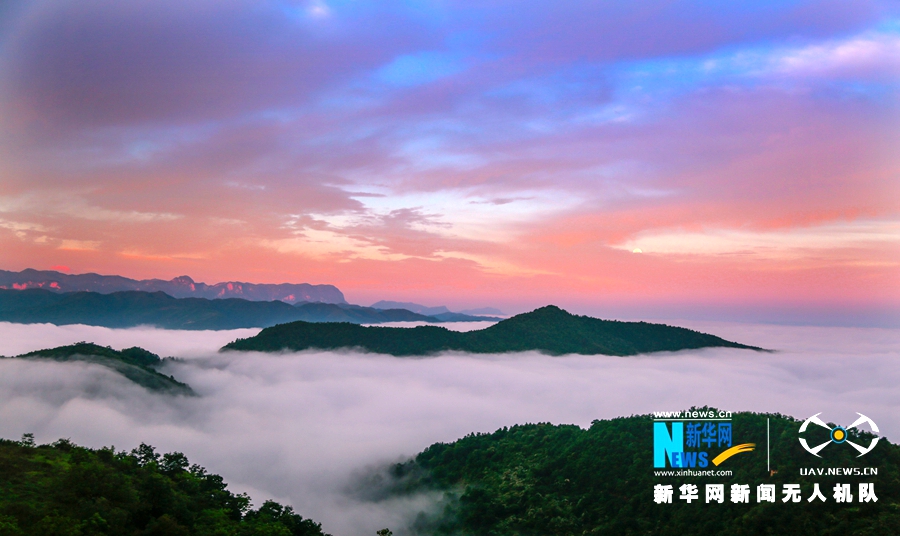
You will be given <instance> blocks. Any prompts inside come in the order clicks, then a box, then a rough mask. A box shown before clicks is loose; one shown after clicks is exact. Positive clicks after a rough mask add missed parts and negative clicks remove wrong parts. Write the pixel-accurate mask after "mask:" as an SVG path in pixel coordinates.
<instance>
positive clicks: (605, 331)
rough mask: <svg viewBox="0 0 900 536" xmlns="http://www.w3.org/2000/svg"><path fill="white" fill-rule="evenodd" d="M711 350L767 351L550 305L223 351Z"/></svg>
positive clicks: (269, 332) (310, 333)
mask: <svg viewBox="0 0 900 536" xmlns="http://www.w3.org/2000/svg"><path fill="white" fill-rule="evenodd" d="M708 347H726V348H743V349H748V350H761V348H757V347H755V346H747V345H744V344H739V343H736V342H732V341H727V340H725V339H722V338H719V337H716V336H715V335H709V334H706V333H700V332H698V331H693V330H690V329H686V328H680V327H673V326H666V325H664V324H649V323H647V322H619V321H617V320H600V319H597V318H591V317H589V316H578V315H573V314H571V313H569V312H568V311H564V310H563V309H560V308H559V307H556V306H554V305H548V306H545V307H541V308H540V309H536V310H534V311H531V312H530V313H524V314H520V315H516V316H514V317H512V318H508V319H506V320H502V321H500V322H497V323H496V324H494V325H492V326H490V327H488V328H485V329H482V330H477V331H468V332H458V331H451V330H448V329H446V328H442V327H437V326H418V327H415V328H391V327H374V326H372V327H366V326H358V325H353V324H348V323H334V324H332V323H328V324H310V323H307V322H292V323H289V324H280V325H277V326H273V327H270V328H266V329H264V330H262V331H261V332H260V333H259V334H257V335H256V336H254V337H249V338H246V339H238V340H236V341H234V342H231V343H229V344H227V345H225V346H224V347H223V348H222V349H223V350H241V351H259V352H280V351H283V350H292V351H301V350H310V349H318V350H336V349H339V348H355V349H360V350H363V351H368V352H375V353H380V354H390V355H395V356H412V355H429V354H435V353H439V352H445V351H460V352H470V353H478V354H486V353H490V354H498V353H507V352H526V351H535V350H536V351H539V352H544V353H547V354H551V355H563V354H584V355H595V354H603V355H619V356H626V355H636V354H643V353H650V352H675V351H679V350H688V349H696V348H708Z"/></svg>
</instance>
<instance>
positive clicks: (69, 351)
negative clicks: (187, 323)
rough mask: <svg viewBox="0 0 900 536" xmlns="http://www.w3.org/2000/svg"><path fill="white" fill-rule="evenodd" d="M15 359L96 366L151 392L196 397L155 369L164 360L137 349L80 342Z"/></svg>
mask: <svg viewBox="0 0 900 536" xmlns="http://www.w3.org/2000/svg"><path fill="white" fill-rule="evenodd" d="M5 359H12V358H5ZM15 359H52V360H54V361H83V362H88V363H96V364H98V365H103V366H104V367H107V368H110V369H112V370H114V371H116V372H118V373H119V374H121V375H123V376H125V377H126V378H128V379H129V380H131V381H133V382H135V383H137V384H138V385H141V386H143V387H145V388H147V389H149V390H151V391H158V392H164V393H170V394H183V395H193V394H194V392H193V390H192V389H191V388H190V386H188V385H187V384H185V383H181V382H179V381H178V380H176V379H175V378H173V377H172V376H166V375H165V374H161V373H159V372H157V371H156V367H158V366H160V365H161V364H162V362H163V360H162V359H160V357H159V356H158V355H156V354H154V353H152V352H149V351H147V350H144V349H143V348H139V347H137V346H135V347H133V348H126V349H124V350H113V349H112V348H110V347H108V346H100V345H98V344H93V343H89V342H79V343H75V344H70V345H67V346H59V347H57V348H49V349H47V350H37V351H34V352H29V353H27V354H22V355H19V356H16V357H15Z"/></svg>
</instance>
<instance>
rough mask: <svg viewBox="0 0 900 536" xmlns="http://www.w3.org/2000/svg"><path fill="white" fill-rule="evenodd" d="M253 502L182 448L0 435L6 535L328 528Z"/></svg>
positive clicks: (296, 532) (0, 505) (1, 525)
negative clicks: (124, 448)
mask: <svg viewBox="0 0 900 536" xmlns="http://www.w3.org/2000/svg"><path fill="white" fill-rule="evenodd" d="M249 504H250V498H249V497H247V496H246V495H235V494H233V493H231V492H230V491H228V489H227V484H225V482H224V481H223V480H222V477H220V476H218V475H214V474H210V473H207V472H206V470H205V469H204V468H202V467H200V466H198V465H190V463H189V462H188V460H187V458H186V457H185V456H184V455H183V454H181V453H178V452H173V453H170V454H163V455H159V454H157V453H156V452H155V451H154V449H153V447H150V446H148V445H143V444H142V445H141V446H140V447H138V448H137V449H134V450H133V451H131V452H130V453H126V452H115V450H114V449H113V448H103V449H99V450H92V449H87V448H83V447H79V446H76V445H73V444H72V443H71V442H69V441H67V440H59V441H57V442H56V443H54V444H52V445H41V446H35V445H34V442H33V440H32V439H31V438H30V437H29V436H26V437H24V438H23V440H22V441H8V440H0V535H3V536H101V535H108V536H251V535H259V536H327V535H326V534H325V533H323V532H322V528H321V526H320V525H319V524H318V523H315V522H313V521H312V520H309V519H304V518H303V517H302V516H300V515H298V514H296V513H294V511H293V509H292V508H291V507H290V506H282V505H280V504H278V503H276V502H272V501H266V502H265V503H264V504H263V505H262V506H260V508H258V509H256V510H251V509H250V508H249Z"/></svg>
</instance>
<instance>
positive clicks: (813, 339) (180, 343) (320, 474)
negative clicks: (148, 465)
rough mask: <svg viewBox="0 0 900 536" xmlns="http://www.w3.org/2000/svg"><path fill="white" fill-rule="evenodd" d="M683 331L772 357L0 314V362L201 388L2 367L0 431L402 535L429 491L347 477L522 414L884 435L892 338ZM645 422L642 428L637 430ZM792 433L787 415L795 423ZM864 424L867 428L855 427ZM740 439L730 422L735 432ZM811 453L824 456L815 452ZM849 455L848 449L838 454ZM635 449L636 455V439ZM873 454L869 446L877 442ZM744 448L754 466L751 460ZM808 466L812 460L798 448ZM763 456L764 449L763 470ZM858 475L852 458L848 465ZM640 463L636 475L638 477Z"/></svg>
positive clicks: (375, 471)
mask: <svg viewBox="0 0 900 536" xmlns="http://www.w3.org/2000/svg"><path fill="white" fill-rule="evenodd" d="M687 326H688V327H692V328H695V329H700V330H703V331H706V332H711V333H715V334H717V335H720V336H723V337H726V338H729V339H732V340H737V341H740V342H743V343H747V344H753V345H759V346H763V347H766V348H770V349H774V350H776V352H775V353H758V352H754V351H751V350H739V349H731V348H708V349H703V350H690V351H684V352H676V353H665V352H661V353H656V354H651V355H642V356H631V357H615V356H602V355H594V356H575V355H570V356H564V357H549V356H546V355H541V354H538V353H535V352H524V353H518V354H505V355H474V354H458V353H446V354H443V355H441V356H437V357H428V358H396V357H392V356H386V355H375V354H358V353H354V352H315V351H313V352H303V353H300V354H291V353H283V354H261V353H253V352H247V353H243V352H241V353H225V354H219V353H217V352H216V350H217V348H219V347H220V346H221V345H222V344H224V342H225V341H228V340H230V339H233V338H236V337H239V336H240V337H243V336H246V333H245V332H246V330H237V331H232V332H221V331H219V332H215V331H208V332H200V331H194V332H179V331H173V330H152V329H128V330H113V329H107V328H98V327H90V326H52V325H48V324H42V325H30V326H22V325H18V324H9V323H2V322H0V355H12V354H15V353H18V352H26V351H31V350H36V349H40V348H45V347H47V346H48V345H49V344H48V341H53V343H54V344H56V343H59V344H66V343H71V342H75V341H79V340H92V341H95V342H97V343H98V344H102V345H106V344H109V345H112V346H113V347H114V348H117V349H118V348H122V347H124V346H130V345H132V344H141V345H142V346H145V347H146V348H148V349H150V350H152V351H154V352H159V353H161V354H162V355H172V354H174V355H178V356H182V357H184V359H183V360H182V361H180V362H175V363H170V364H169V365H168V366H167V367H166V368H165V369H164V371H163V372H165V373H166V374H172V375H173V376H174V377H175V378H177V379H178V380H180V381H185V382H187V383H188V384H189V385H191V387H192V388H193V389H194V390H195V391H196V392H197V393H199V394H200V395H201V396H197V397H184V396H171V395H166V394H158V393H157V394H154V393H151V392H149V391H147V390H145V389H144V388H142V387H140V386H137V385H136V384H134V383H131V382H129V381H128V380H126V379H125V378H124V377H123V376H121V375H119V374H117V373H115V372H112V371H111V370H110V369H107V368H104V367H102V366H100V365H91V364H87V363H83V362H81V363H77V362H69V363H57V362H53V361H49V360H46V361H41V360H37V361H35V360H25V359H0V437H4V438H9V439H18V438H20V437H21V436H22V435H23V434H25V433H33V434H34V437H35V439H36V440H37V442H39V443H50V442H53V441H56V440H57V439H59V438H69V439H71V440H72V441H73V442H75V443H77V444H79V445H84V446H90V447H93V448H99V447H102V446H109V445H113V446H115V447H116V449H117V451H121V450H131V449H132V448H134V447H136V446H137V445H139V444H140V443H141V442H145V443H148V444H151V445H153V446H155V447H157V448H158V449H159V450H160V451H161V452H172V451H179V452H183V453H184V454H186V455H187V457H188V458H189V459H190V460H191V462H192V463H197V464H199V465H201V466H204V467H206V468H207V469H208V470H209V471H211V472H213V473H216V474H220V475H222V476H223V477H224V478H225V481H226V482H227V483H228V484H229V487H230V489H231V490H232V491H234V492H247V493H249V494H250V496H251V498H252V499H253V501H254V503H255V504H256V505H259V504H261V503H262V501H264V500H266V499H270V498H271V499H275V500H277V501H279V502H281V503H282V504H291V505H293V507H294V508H295V509H296V511H297V512H299V513H300V514H301V515H303V516H304V517H311V518H312V519H314V520H316V521H318V522H321V523H322V524H323V528H324V529H325V530H326V531H327V532H328V533H330V534H336V535H346V536H351V535H352V536H356V535H360V534H370V535H371V534H374V533H375V531H376V530H379V529H382V528H384V527H390V528H391V530H392V531H393V532H394V534H397V535H398V536H404V535H406V534H408V533H407V531H405V530H404V529H405V527H406V525H407V524H409V523H410V521H412V520H413V519H414V518H415V515H416V513H417V512H419V511H422V510H426V511H427V510H429V509H430V507H431V506H432V505H433V504H434V499H436V498H435V497H433V496H419V495H417V496H412V497H406V498H402V499H395V500H392V501H390V500H388V501H377V500H372V498H373V497H375V494H374V493H373V490H371V489H367V488H366V487H364V486H363V485H362V484H363V483H364V482H366V481H371V480H373V479H372V478H370V477H371V476H373V475H379V474H381V473H382V471H383V469H384V468H385V467H386V466H387V465H388V464H390V463H396V462H400V461H406V460H407V459H408V458H409V457H411V456H414V455H415V454H417V453H419V452H421V451H422V450H424V449H425V448H427V447H428V446H429V445H431V444H433V443H436V442H452V441H456V440H457V439H459V438H461V437H464V436H465V435H467V434H470V433H474V432H486V433H488V432H493V431H495V430H497V429H499V428H501V427H504V426H512V425H514V424H517V423H518V424H524V423H533V422H551V423H554V424H576V425H579V426H582V427H587V426H589V425H590V423H591V421H593V420H594V419H610V418H615V417H620V416H626V415H635V414H647V413H651V412H657V411H680V410H684V409H688V408H690V407H691V406H697V407H702V406H704V405H710V406H713V407H716V408H718V409H721V410H725V411H732V412H735V411H760V412H769V413H781V414H783V415H790V416H792V417H794V418H797V419H800V420H802V419H806V418H807V417H810V416H812V415H815V414H817V413H819V414H820V416H821V418H822V419H823V420H825V421H826V422H833V423H837V424H841V425H843V426H849V425H850V424H851V423H853V422H854V421H855V420H856V419H857V417H858V415H857V414H856V412H859V413H862V414H864V415H866V416H867V417H869V418H870V419H872V420H873V421H874V422H875V423H877V426H878V429H879V431H880V434H881V436H882V437H886V438H887V440H889V441H891V442H893V443H895V444H896V443H897V439H898V437H900V411H898V410H900V391H898V389H897V385H898V383H900V368H898V367H897V355H898V352H900V330H896V329H884V328H848V327H818V326H776V325H771V324H746V323H726V322H706V323H697V322H695V323H693V324H688V325H687ZM648 426H649V424H648ZM799 426H800V423H799V422H798V423H797V427H798V428H799ZM862 429H863V430H867V428H865V426H863V427H862ZM740 433H741V431H740V430H739V429H735V439H736V440H738V439H739V434H740ZM837 447H838V446H830V447H827V449H826V450H825V451H823V453H822V455H823V456H824V457H825V458H826V459H828V456H829V452H831V450H830V449H833V448H837ZM844 447H846V448H848V449H849V448H850V447H849V446H848V445H844ZM647 448H648V449H649V448H650V445H647ZM878 448H881V447H878ZM742 456H754V457H755V460H756V462H758V463H759V465H758V467H760V469H761V470H765V467H766V465H765V464H766V450H765V447H764V445H759V446H758V448H757V450H755V451H754V452H750V453H747V454H742ZM810 458H811V459H812V457H811V456H810ZM779 459H780V458H779V451H778V450H777V449H774V450H773V451H772V452H771V463H772V464H773V465H772V468H773V469H776V470H777V469H778V468H779V463H780V462H779ZM861 463H862V464H863V465H865V461H862V462H861ZM647 470H650V468H649V467H648V469H647Z"/></svg>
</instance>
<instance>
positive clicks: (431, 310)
mask: <svg viewBox="0 0 900 536" xmlns="http://www.w3.org/2000/svg"><path fill="white" fill-rule="evenodd" d="M371 307H372V309H406V310H407V311H412V312H414V313H419V314H420V315H427V316H433V317H435V318H439V319H441V320H443V321H445V322H465V321H466V319H465V317H472V316H479V317H481V319H482V320H501V319H500V318H497V317H496V315H500V316H503V312H502V311H500V310H499V309H494V308H493V307H482V308H481V309H467V310H465V311H460V312H458V313H454V312H453V311H451V310H450V309H447V307H445V306H443V305H441V306H439V307H428V306H426V305H421V304H418V303H412V302H396V301H388V300H381V301H380V302H376V303H373V304H372V305H371ZM485 315H486V317H485Z"/></svg>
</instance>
